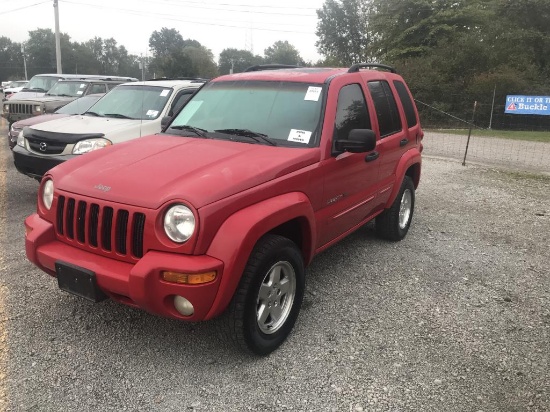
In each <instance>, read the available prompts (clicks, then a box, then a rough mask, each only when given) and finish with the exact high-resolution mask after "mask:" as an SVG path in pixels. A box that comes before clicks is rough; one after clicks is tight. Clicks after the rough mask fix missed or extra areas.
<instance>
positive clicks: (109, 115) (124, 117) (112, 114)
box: [104, 113, 135, 120]
mask: <svg viewBox="0 0 550 412" xmlns="http://www.w3.org/2000/svg"><path fill="white" fill-rule="evenodd" d="M104 116H105V117H115V118H117V119H134V120H135V118H134V117H130V116H126V115H125V114H120V113H105V115H104Z"/></svg>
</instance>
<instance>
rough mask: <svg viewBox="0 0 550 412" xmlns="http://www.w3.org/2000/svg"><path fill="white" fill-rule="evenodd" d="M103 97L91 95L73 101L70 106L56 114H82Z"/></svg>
mask: <svg viewBox="0 0 550 412" xmlns="http://www.w3.org/2000/svg"><path fill="white" fill-rule="evenodd" d="M101 96H102V95H99V96H98V95H89V96H84V97H81V98H80V99H76V100H73V101H72V102H70V103H69V104H66V105H65V106H63V107H61V108H59V109H57V110H56V111H55V112H56V113H61V114H82V113H84V112H85V111H86V110H88V109H89V108H90V107H92V105H93V104H94V103H95V102H97V101H98V100H99V99H100V97H101Z"/></svg>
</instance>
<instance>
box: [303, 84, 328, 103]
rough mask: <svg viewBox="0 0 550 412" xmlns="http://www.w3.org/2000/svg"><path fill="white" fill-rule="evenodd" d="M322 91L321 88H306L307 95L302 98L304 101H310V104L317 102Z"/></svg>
mask: <svg viewBox="0 0 550 412" xmlns="http://www.w3.org/2000/svg"><path fill="white" fill-rule="evenodd" d="M322 90H323V88H322V87H315V86H309V87H308V88H307V93H306V97H304V100H311V101H312V102H318V101H319V97H321V91H322Z"/></svg>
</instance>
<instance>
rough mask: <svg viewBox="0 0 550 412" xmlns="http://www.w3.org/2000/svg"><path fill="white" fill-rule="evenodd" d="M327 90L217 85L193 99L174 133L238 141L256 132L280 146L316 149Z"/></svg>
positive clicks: (293, 84) (246, 83)
mask: <svg viewBox="0 0 550 412" xmlns="http://www.w3.org/2000/svg"><path fill="white" fill-rule="evenodd" d="M322 90H323V86H322V85H319V84H315V85H312V84H307V83H296V82H277V81H231V82H213V83H209V84H207V85H206V86H204V87H203V88H202V89H201V90H200V91H199V92H198V93H197V94H196V95H195V96H194V97H193V98H192V99H191V100H189V102H188V103H187V104H186V105H185V107H184V108H183V110H182V111H181V112H180V113H179V114H178V116H177V117H176V118H175V119H174V121H173V122H172V123H171V124H170V128H174V129H176V130H177V129H180V130H188V129H189V128H188V127H187V126H191V127H194V128H197V129H202V130H204V131H205V132H221V133H226V134H227V133H230V134H236V135H239V136H243V135H244V134H249V133H254V134H256V135H257V134H261V135H262V136H264V137H267V138H269V139H271V140H272V141H276V143H277V145H286V144H288V145H296V144H299V145H308V146H312V145H314V144H315V136H316V134H315V132H316V130H317V128H318V124H319V118H320V116H321V108H322V100H323V99H322ZM171 132H172V131H170V133H171ZM208 137H214V138H215V137H216V135H215V134H214V135H210V136H208Z"/></svg>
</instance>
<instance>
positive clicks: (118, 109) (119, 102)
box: [89, 85, 172, 120]
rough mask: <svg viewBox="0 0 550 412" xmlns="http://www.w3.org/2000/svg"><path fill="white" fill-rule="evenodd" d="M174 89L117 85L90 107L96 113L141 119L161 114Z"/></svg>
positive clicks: (153, 117) (148, 118) (152, 117)
mask: <svg viewBox="0 0 550 412" xmlns="http://www.w3.org/2000/svg"><path fill="white" fill-rule="evenodd" d="M171 94H172V89H171V88H170V87H159V86H139V85H123V86H117V87H115V88H114V89H113V90H111V91H110V92H109V93H107V94H106V95H105V97H103V99H101V100H100V101H98V102H97V103H96V104H94V105H93V106H92V107H91V108H90V110H89V111H90V112H92V113H93V114H95V115H99V116H105V117H119V118H130V119H141V120H153V119H156V118H157V117H159V116H160V114H161V113H162V111H163V109H164V106H166V103H167V102H168V100H169V99H170V95H171Z"/></svg>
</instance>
